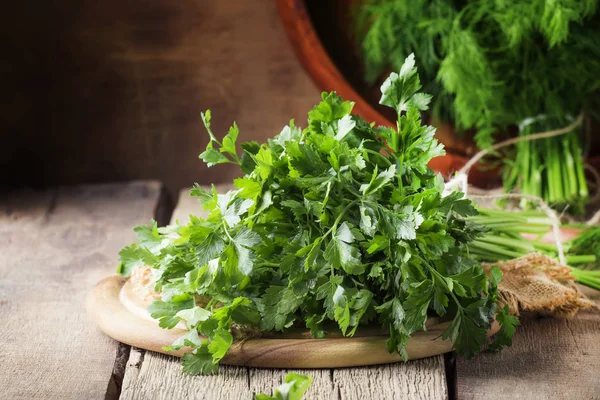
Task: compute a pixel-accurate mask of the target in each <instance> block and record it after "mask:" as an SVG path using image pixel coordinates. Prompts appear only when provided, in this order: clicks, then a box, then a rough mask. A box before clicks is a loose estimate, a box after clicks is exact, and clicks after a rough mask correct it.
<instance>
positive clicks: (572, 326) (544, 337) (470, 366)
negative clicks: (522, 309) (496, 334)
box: [457, 312, 600, 400]
mask: <svg viewBox="0 0 600 400" xmlns="http://www.w3.org/2000/svg"><path fill="white" fill-rule="evenodd" d="M521 323H522V326H520V327H519V328H518V330H517V332H516V334H515V337H514V340H513V345H512V347H509V348H505V349H503V350H502V351H501V352H499V353H484V354H480V355H478V356H477V357H475V358H474V359H472V360H469V361H465V360H461V359H459V360H458V361H457V369H458V379H457V382H458V384H457V386H458V398H460V399H483V398H490V396H492V397H493V398H495V399H510V400H517V399H524V400H525V399H533V398H535V399H538V400H542V399H600V380H599V379H598V371H600V315H599V314H598V313H592V312H586V313H581V314H580V315H578V316H577V317H574V318H570V319H566V318H552V317H544V318H539V317H538V318H536V317H531V316H530V317H524V318H521Z"/></svg>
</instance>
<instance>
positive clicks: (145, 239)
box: [120, 55, 514, 374]
mask: <svg viewBox="0 0 600 400" xmlns="http://www.w3.org/2000/svg"><path fill="white" fill-rule="evenodd" d="M414 64H415V60H414V57H413V56H412V55H411V56H409V57H408V58H407V59H406V62H405V63H404V64H403V65H402V68H400V71H399V73H397V74H396V73H394V74H392V75H391V76H390V77H389V78H388V79H387V80H386V82H385V83H384V85H383V86H382V97H381V102H382V104H385V105H388V106H390V107H392V108H394V109H395V110H396V111H397V112H398V120H397V128H396V129H393V128H388V127H375V126H374V125H373V124H369V123H367V122H365V121H364V120H363V119H362V118H360V117H359V116H357V115H353V114H351V111H352V106H353V103H351V102H348V101H344V100H343V99H341V98H340V97H339V96H337V95H336V94H335V93H323V95H322V101H321V103H319V104H318V105H317V106H315V107H314V108H313V109H312V110H311V111H310V112H309V113H308V127H307V128H306V129H304V130H301V129H300V128H298V127H297V126H295V125H294V123H293V122H291V123H290V125H289V126H287V127H285V128H284V129H283V131H282V132H281V133H280V134H279V135H278V136H276V137H274V138H273V139H271V140H269V141H268V142H267V143H264V144H261V145H259V144H257V143H255V142H250V143H243V144H242V145H241V149H242V153H241V155H238V153H236V150H235V149H236V139H237V136H238V133H237V128H235V125H234V128H232V129H231V130H230V131H229V133H228V134H227V136H225V138H223V140H219V139H217V137H216V136H215V135H214V134H213V133H212V132H211V128H210V113H208V112H207V113H206V114H204V122H205V125H206V128H207V130H208V131H209V134H210V138H211V141H210V143H209V144H208V146H207V150H206V151H205V152H204V153H202V154H201V155H200V158H202V159H203V160H205V161H206V162H207V163H210V164H219V163H225V162H229V163H235V164H238V165H239V166H240V168H241V169H242V170H243V171H244V172H245V174H246V175H245V176H244V177H243V178H239V179H236V180H235V181H234V183H235V186H236V187H237V190H235V191H231V192H229V193H226V194H218V193H217V192H216V190H215V188H214V187H213V188H212V190H204V189H203V188H202V187H200V186H196V187H194V189H193V190H192V192H191V194H192V196H195V197H197V198H198V200H199V202H200V203H201V204H202V205H203V206H204V207H205V208H206V209H207V210H209V215H208V217H207V218H205V219H202V218H196V217H192V218H191V221H190V222H189V223H188V224H187V225H186V226H172V227H167V228H162V229H161V228H157V229H155V227H154V226H152V227H151V228H138V229H137V233H138V237H139V239H140V242H139V243H138V244H135V245H132V246H130V247H127V248H125V249H124V250H123V251H122V252H121V257H122V266H121V268H120V271H121V272H122V273H124V274H127V272H128V271H131V269H132V268H133V267H134V266H135V265H139V264H148V265H150V266H152V267H153V268H154V269H155V270H154V274H155V276H156V277H157V288H158V289H160V290H162V301H159V302H156V303H155V304H154V305H152V307H151V310H150V311H151V312H152V314H153V315H154V316H155V317H156V318H159V321H160V324H161V326H164V327H166V328H170V327H173V326H174V324H175V323H176V321H182V322H184V323H185V324H186V326H187V327H188V329H189V330H190V332H191V333H189V334H187V335H186V336H185V337H184V338H182V339H180V340H178V341H177V342H176V343H174V344H173V346H171V347H170V348H171V349H174V348H180V347H181V346H188V347H191V348H192V351H191V352H190V353H188V354H186V355H185V356H184V358H183V365H184V371H185V372H186V373H190V374H198V373H212V372H214V371H215V370H216V369H217V365H218V363H219V361H220V360H221V359H222V358H223V357H224V356H225V354H226V353H227V351H228V349H229V347H230V346H231V344H232V343H233V341H234V340H236V339H241V338H244V337H248V336H249V335H250V336H251V335H252V334H256V332H257V331H263V332H268V331H285V330H287V329H289V328H292V327H305V328H306V329H309V330H310V331H311V333H312V334H313V336H314V337H315V338H322V337H324V336H326V334H327V332H331V331H332V330H333V331H341V332H342V334H344V335H346V336H351V335H353V334H354V333H355V332H356V331H357V330H360V329H361V327H363V326H367V325H376V326H381V327H382V328H383V329H385V331H387V332H389V341H388V349H389V351H390V352H398V353H400V354H401V355H402V356H403V357H405V358H406V352H405V346H406V343H407V341H408V339H409V337H410V336H411V334H413V333H414V332H417V331H422V330H425V323H426V321H427V318H428V315H429V314H436V315H439V316H441V317H444V318H448V319H449V320H451V321H452V323H451V325H450V327H449V328H448V329H447V330H446V331H445V332H444V334H443V337H444V338H449V339H451V340H452V341H453V343H454V347H455V348H456V350H457V351H458V352H459V353H460V354H462V355H464V356H465V357H471V356H473V355H474V354H475V353H477V352H478V351H480V350H481V348H482V346H483V345H484V343H485V341H486V337H487V329H489V328H490V326H491V322H492V321H493V319H494V316H495V314H496V312H497V309H496V308H497V307H496V300H497V283H498V280H499V279H500V276H499V271H498V272H495V273H494V274H493V277H492V278H491V279H488V278H487V277H486V275H485V274H484V273H483V270H482V268H481V267H480V265H479V264H478V263H477V262H476V261H474V260H473V259H471V258H470V257H469V255H468V252H467V248H468V245H469V244H470V243H472V241H473V240H474V239H475V238H476V237H477V236H479V235H480V234H481V233H482V229H481V228H480V227H478V226H476V225H475V224H472V223H468V222H466V221H465V220H464V218H465V217H468V216H472V215H475V214H476V213H477V211H476V210H475V208H474V207H473V205H472V203H471V201H470V200H467V199H463V198H462V197H463V194H462V193H456V192H455V193H452V194H450V195H449V196H446V197H442V191H443V189H444V181H443V179H442V177H441V176H440V175H439V174H435V173H434V172H433V171H431V170H430V169H429V168H428V167H427V163H428V162H429V160H431V159H432V158H433V157H437V156H439V155H441V154H443V153H444V150H443V148H442V146H441V145H440V144H438V142H437V141H436V139H435V138H434V133H435V130H434V128H432V127H430V126H425V125H423V124H422V122H421V117H420V111H421V110H425V109H427V106H428V103H429V99H430V97H429V96H427V95H425V94H422V93H419V92H418V90H419V89H420V88H421V84H420V80H419V76H418V75H417V71H416V68H415V67H414ZM226 143H227V145H226ZM148 231H150V232H151V234H148ZM186 307H187V308H186ZM501 315H502V314H501ZM500 322H501V323H502V321H500ZM511 324H512V325H513V326H514V323H512V322H511ZM244 332H246V334H244ZM503 332H505V333H506V335H505V336H507V335H508V334H509V333H511V332H512V331H511V329H508V328H507V329H505V330H504V331H503ZM240 333H241V334H240ZM190 335H191V336H190ZM234 335H235V337H234ZM201 337H205V338H206V339H200V338H201ZM502 343H507V339H506V338H502V339H501V341H500V342H498V344H499V345H501V344H502Z"/></svg>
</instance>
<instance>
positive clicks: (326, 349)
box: [86, 275, 499, 368]
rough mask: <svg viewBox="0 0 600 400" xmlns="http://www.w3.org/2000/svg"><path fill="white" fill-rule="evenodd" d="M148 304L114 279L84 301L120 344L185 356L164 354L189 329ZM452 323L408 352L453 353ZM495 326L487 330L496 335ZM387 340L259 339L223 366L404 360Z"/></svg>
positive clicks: (375, 335) (431, 330)
mask: <svg viewBox="0 0 600 400" xmlns="http://www.w3.org/2000/svg"><path fill="white" fill-rule="evenodd" d="M147 306H148V302H147V301H143V300H142V299H140V298H139V297H137V296H136V295H135V293H134V292H133V290H131V285H129V284H128V283H127V280H126V279H125V278H123V277H121V276H119V275H113V276H110V277H108V278H105V279H103V280H102V281H100V282H98V283H97V284H96V286H95V287H94V288H93V289H92V291H91V293H90V294H89V296H88V298H87V302H86V308H87V312H88V315H89V316H90V318H91V319H92V321H93V322H94V323H95V324H96V325H97V326H98V328H100V330H101V331H102V332H104V333H105V334H107V335H108V336H110V337H112V338H113V339H115V340H118V341H119V342H122V343H126V344H128V345H131V346H135V347H139V348H142V349H146V350H151V351H156V352H159V353H165V354H171V355H174V356H178V357H181V356H182V355H183V354H185V353H186V352H187V351H189V350H190V349H189V348H183V349H181V350H179V351H174V352H166V351H164V350H163V347H165V346H168V345H170V344H172V343H173V342H174V341H175V340H176V339H178V338H179V337H181V336H183V335H184V334H185V333H186V330H185V329H183V328H180V327H175V328H174V329H171V330H166V329H162V328H160V327H159V326H158V323H157V322H156V321H155V320H153V319H152V318H151V317H150V315H149V314H148V313H147V311H146V308H147ZM448 324H449V322H440V320H439V319H435V318H429V319H428V324H427V331H426V332H416V333H414V334H413V335H412V336H411V338H410V339H409V341H408V345H407V347H406V352H407V353H408V357H409V359H411V360H415V359H419V358H425V357H431V356H435V355H439V354H444V353H447V352H449V351H452V343H451V342H450V341H448V340H442V338H441V336H442V333H443V332H444V330H445V329H446V328H447V327H448ZM498 329H499V327H498V326H497V324H494V325H493V326H492V329H490V331H489V332H488V334H489V335H492V334H494V333H496V332H497V330H498ZM387 339H388V337H387V335H386V334H385V333H384V332H381V331H379V330H377V329H374V330H372V329H364V330H363V331H362V332H361V333H360V334H359V333H358V332H357V334H356V335H355V336H354V337H341V336H339V335H338V336H329V337H327V338H325V339H313V338H312V337H310V335H309V334H308V332H295V333H290V334H269V336H268V337H261V338H260V339H249V340H245V341H240V342H235V343H234V344H233V346H232V347H231V349H230V350H229V352H228V353H227V356H225V358H224V359H223V360H222V363H223V364H228V365H239V366H248V367H269V368H338V367H353V366H364V365H375V364H385V363H391V362H398V361H401V358H400V356H399V355H398V354H396V353H394V354H390V353H389V352H388V351H387V347H386V341H387Z"/></svg>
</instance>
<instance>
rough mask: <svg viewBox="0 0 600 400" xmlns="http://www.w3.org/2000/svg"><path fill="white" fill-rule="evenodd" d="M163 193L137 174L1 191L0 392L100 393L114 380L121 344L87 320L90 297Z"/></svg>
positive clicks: (12, 395) (13, 395)
mask: <svg viewBox="0 0 600 400" xmlns="http://www.w3.org/2000/svg"><path fill="white" fill-rule="evenodd" d="M160 194H161V186H160V184H158V183H153V182H135V183H130V184H114V185H112V184H111V185H95V186H81V187H74V188H59V189H56V190H48V191H44V192H34V191H27V192H19V193H11V194H4V195H3V196H2V197H1V200H0V254H2V256H1V257H0V320H1V321H2V323H1V324H0V342H1V343H2V351H1V352H0V365H1V366H2V367H1V368H0V397H3V398H7V399H34V398H48V399H50V398H52V399H57V398H60V399H100V398H104V397H105V396H106V395H107V390H108V389H110V388H114V381H112V382H111V375H112V373H113V366H114V363H115V356H116V355H117V346H118V344H117V342H115V341H113V340H112V339H110V338H108V337H106V336H105V335H103V334H102V333H100V332H99V331H98V330H97V329H96V328H95V327H94V326H93V325H92V324H91V323H89V321H88V320H87V317H86V315H85V310H84V307H83V305H84V299H85V296H86V294H87V292H88V291H89V289H90V288H91V286H92V285H93V284H94V283H96V281H98V280H99V279H100V278H102V277H104V276H106V275H107V274H110V273H111V272H114V270H115V267H116V257H117V252H118V250H119V249H120V248H121V247H122V246H123V245H126V244H127V243H128V242H131V241H133V240H134V239H135V235H134V234H133V232H132V229H131V228H132V226H134V225H136V224H141V223H147V222H148V220H149V219H150V218H152V217H153V216H154V214H155V209H156V207H157V205H158V202H159V198H160ZM108 394H110V393H108Z"/></svg>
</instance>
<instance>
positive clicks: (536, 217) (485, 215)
mask: <svg viewBox="0 0 600 400" xmlns="http://www.w3.org/2000/svg"><path fill="white" fill-rule="evenodd" d="M478 211H479V215H476V216H472V217H469V218H468V220H469V221H471V222H474V223H477V224H478V225H480V226H482V227H485V230H486V232H485V233H484V234H483V235H481V236H480V237H478V238H476V239H475V240H473V241H472V242H471V243H470V244H469V254H470V255H471V256H472V257H473V258H475V259H477V260H480V261H486V262H497V261H506V260H511V259H514V258H518V257H522V256H525V255H527V254H529V253H533V252H540V253H543V254H546V255H549V256H552V257H558V249H557V248H556V245H555V244H551V243H543V242H541V238H542V236H544V235H545V234H547V233H549V232H550V231H551V229H552V220H551V219H550V218H548V217H547V216H546V214H545V213H543V212H541V211H533V210H529V211H521V212H515V211H511V212H508V211H502V210H493V209H486V208H478ZM582 229H583V230H582V232H581V233H580V234H579V235H578V236H577V237H576V238H575V239H573V240H571V241H569V242H567V243H564V244H563V250H564V251H565V258H566V262H567V264H569V265H570V266H571V267H570V268H571V275H573V277H574V278H575V280H576V281H577V282H579V283H581V284H583V285H586V286H589V287H591V288H594V289H597V290H600V246H598V243H600V227H597V226H594V227H584V228H582ZM524 233H526V234H533V235H537V238H536V239H534V240H528V239H526V238H525V237H523V236H522V234H524ZM575 265H577V267H575Z"/></svg>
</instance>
